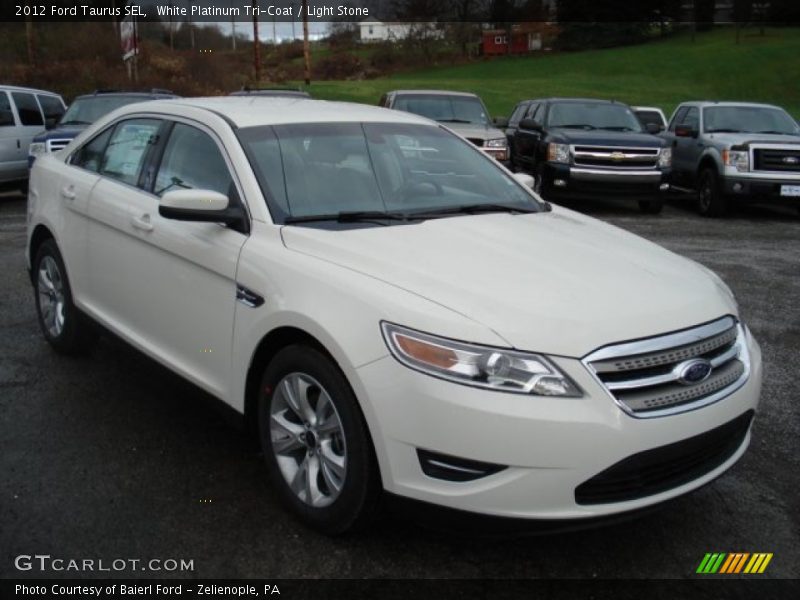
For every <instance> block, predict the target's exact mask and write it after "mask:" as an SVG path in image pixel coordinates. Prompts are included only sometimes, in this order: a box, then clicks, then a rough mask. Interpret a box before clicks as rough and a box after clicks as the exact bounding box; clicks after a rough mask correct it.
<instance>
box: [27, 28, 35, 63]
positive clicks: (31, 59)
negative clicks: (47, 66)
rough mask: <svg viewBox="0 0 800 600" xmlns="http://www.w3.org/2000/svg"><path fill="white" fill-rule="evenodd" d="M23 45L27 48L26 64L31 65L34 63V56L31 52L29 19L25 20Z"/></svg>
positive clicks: (31, 29)
mask: <svg viewBox="0 0 800 600" xmlns="http://www.w3.org/2000/svg"><path fill="white" fill-rule="evenodd" d="M25 43H26V45H27V47H28V64H30V65H33V64H34V63H35V62H36V56H35V54H34V52H33V21H32V20H31V17H27V18H26V19H25Z"/></svg>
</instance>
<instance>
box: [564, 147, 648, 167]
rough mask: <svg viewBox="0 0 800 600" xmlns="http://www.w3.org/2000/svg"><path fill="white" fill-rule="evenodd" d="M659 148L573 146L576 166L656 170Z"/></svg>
mask: <svg viewBox="0 0 800 600" xmlns="http://www.w3.org/2000/svg"><path fill="white" fill-rule="evenodd" d="M659 152H660V149H659V148H622V147H615V146H572V156H573V158H574V161H575V165H576V166H580V167H612V168H619V169H642V168H651V169H654V168H655V167H656V164H657V162H658V154H659Z"/></svg>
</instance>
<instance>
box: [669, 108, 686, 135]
mask: <svg viewBox="0 0 800 600" xmlns="http://www.w3.org/2000/svg"><path fill="white" fill-rule="evenodd" d="M688 111H689V107H688V106H682V107H681V108H679V109H678V112H676V113H675V115H674V116H673V117H672V122H671V123H670V124H669V130H670V131H675V127H677V126H678V125H679V124H680V123H681V121H682V120H683V117H684V116H686V113H687V112H688Z"/></svg>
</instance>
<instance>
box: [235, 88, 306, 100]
mask: <svg viewBox="0 0 800 600" xmlns="http://www.w3.org/2000/svg"><path fill="white" fill-rule="evenodd" d="M230 95H231V96H268V97H287V98H311V94H309V93H308V92H306V91H303V90H301V89H298V88H249V87H245V88H242V89H241V90H238V91H235V92H231V93H230Z"/></svg>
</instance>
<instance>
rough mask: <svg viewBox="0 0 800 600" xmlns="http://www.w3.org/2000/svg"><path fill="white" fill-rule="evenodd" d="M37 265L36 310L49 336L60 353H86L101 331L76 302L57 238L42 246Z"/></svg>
mask: <svg viewBox="0 0 800 600" xmlns="http://www.w3.org/2000/svg"><path fill="white" fill-rule="evenodd" d="M33 265H34V267H33V275H34V279H33V282H34V283H33V285H34V293H35V299H36V313H37V315H38V320H39V326H40V327H41V328H42V333H43V334H44V337H45V339H46V340H47V341H48V343H49V344H50V345H51V346H52V347H53V349H54V350H55V351H56V352H59V353H60V354H68V355H76V354H85V353H86V352H88V351H89V350H90V349H91V347H92V345H93V344H94V342H95V340H96V339H97V332H96V330H95V329H94V328H93V327H92V323H91V322H90V321H89V319H88V318H86V316H84V315H83V314H82V313H81V312H80V311H79V310H78V309H77V308H76V307H75V305H74V304H73V303H72V290H71V288H70V285H69V278H68V277H67V270H66V268H65V267H64V260H63V259H62V258H61V252H59V250H58V246H57V245H56V243H55V241H54V240H52V239H49V240H45V241H44V242H43V243H42V245H41V246H39V250H38V251H37V252H36V258H35V259H34V262H33Z"/></svg>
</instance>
